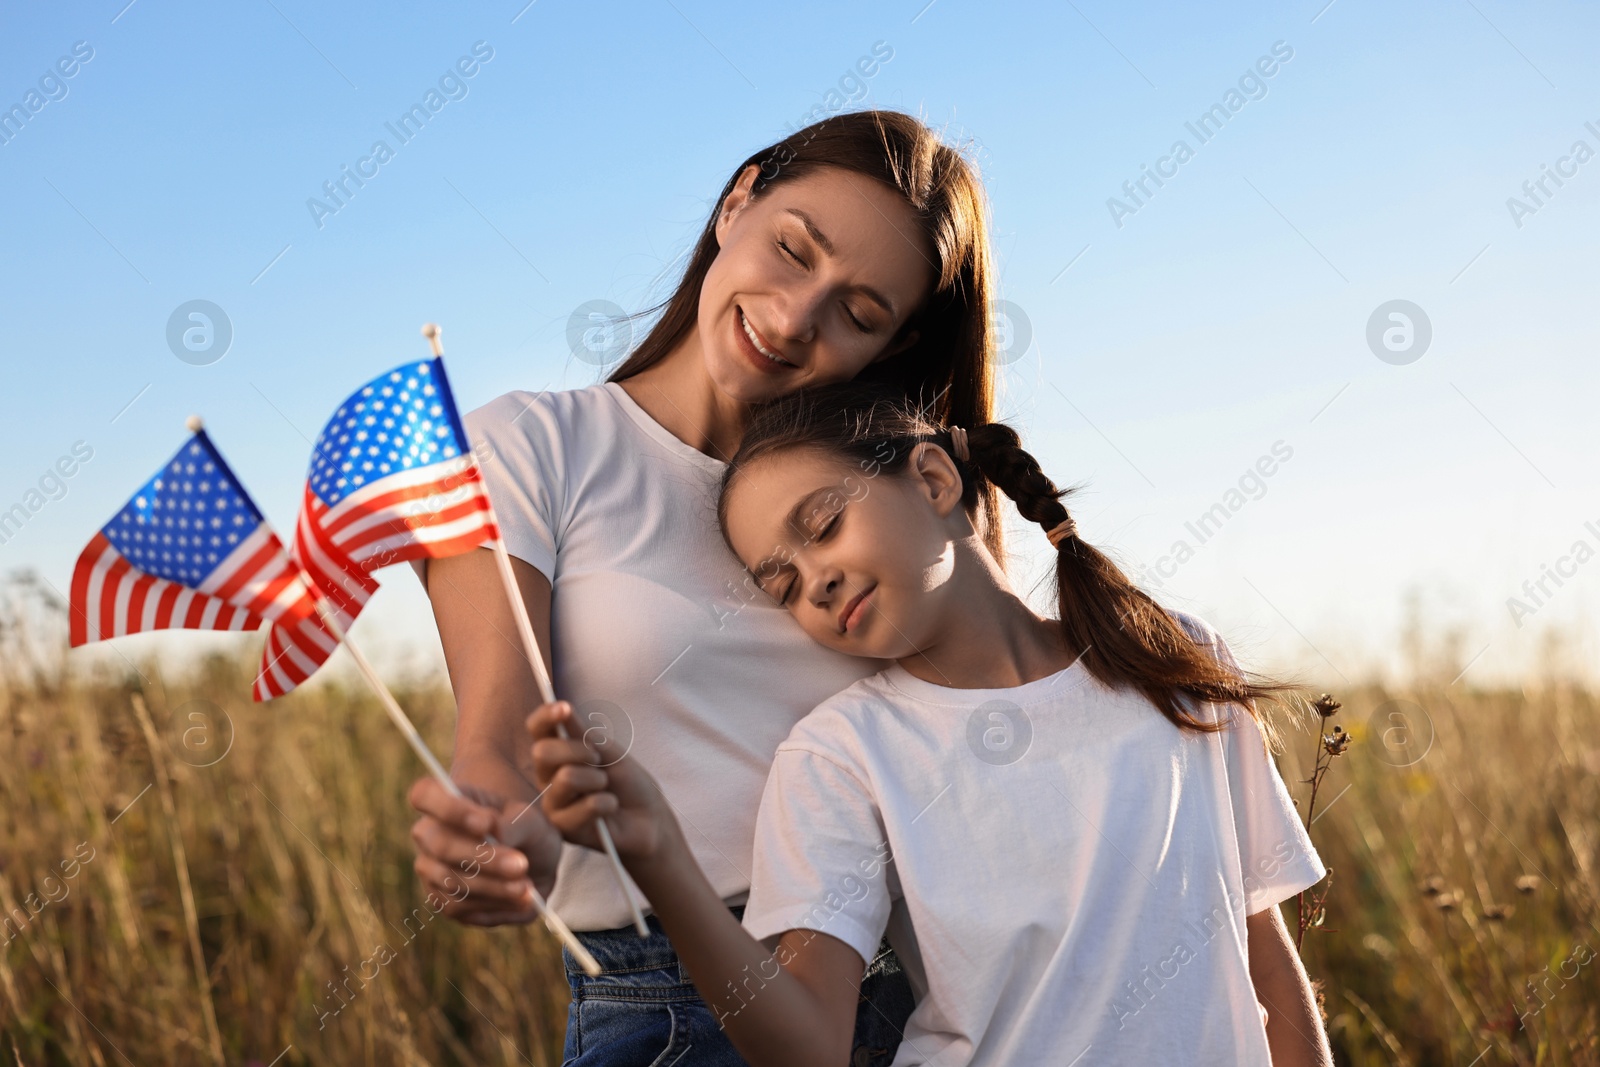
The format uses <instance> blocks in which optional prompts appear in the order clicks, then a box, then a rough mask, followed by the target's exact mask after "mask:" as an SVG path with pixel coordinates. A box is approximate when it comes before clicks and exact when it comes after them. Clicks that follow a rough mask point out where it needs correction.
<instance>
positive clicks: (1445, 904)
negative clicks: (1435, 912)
mask: <svg viewBox="0 0 1600 1067" xmlns="http://www.w3.org/2000/svg"><path fill="white" fill-rule="evenodd" d="M1433 906H1434V907H1436V908H1438V909H1439V910H1440V911H1455V910H1456V909H1457V908H1458V907H1460V906H1461V890H1459V889H1452V890H1451V891H1450V892H1448V893H1440V894H1439V895H1438V896H1436V897H1434V898H1433Z"/></svg>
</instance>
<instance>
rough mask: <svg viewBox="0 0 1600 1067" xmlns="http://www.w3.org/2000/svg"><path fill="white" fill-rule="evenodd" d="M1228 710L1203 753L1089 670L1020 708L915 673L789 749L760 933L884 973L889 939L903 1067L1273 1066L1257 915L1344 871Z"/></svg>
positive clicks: (755, 920) (873, 691)
mask: <svg viewBox="0 0 1600 1067" xmlns="http://www.w3.org/2000/svg"><path fill="white" fill-rule="evenodd" d="M1173 614H1174V615H1175V616H1176V617H1177V618H1178V619H1179V621H1180V622H1181V623H1182V624H1183V625H1185V627H1186V628H1187V629H1189V630H1190V632H1191V633H1192V634H1195V635H1196V637H1197V640H1200V641H1201V642H1202V643H1206V644H1211V645H1212V649H1213V652H1214V653H1215V654H1218V655H1219V656H1220V657H1221V658H1222V659H1223V660H1224V661H1225V662H1227V663H1230V664H1233V663H1234V661H1233V658H1232V655H1231V654H1230V653H1229V652H1228V650H1227V646H1226V645H1225V644H1224V643H1223V642H1222V639H1221V638H1220V637H1218V636H1216V635H1215V633H1214V631H1212V630H1211V628H1210V627H1209V626H1206V625H1205V624H1204V623H1201V622H1200V621H1199V620H1196V619H1194V618H1192V617H1190V616H1184V615H1180V614H1178V613H1176V612H1174V613H1173ZM1201 635H1204V636H1201ZM1229 708H1230V710H1231V712H1232V713H1233V721H1234V724H1235V725H1234V726H1232V727H1230V728H1229V729H1228V730H1227V731H1226V732H1224V733H1222V734H1210V735H1202V734H1197V733H1194V732H1192V731H1181V732H1180V730H1179V728H1178V727H1177V726H1175V725H1173V724H1172V722H1171V721H1170V720H1168V719H1167V718H1166V717H1165V716H1163V715H1162V714H1161V713H1160V712H1159V711H1157V710H1156V708H1155V707H1154V706H1153V705H1151V704H1150V703H1149V702H1148V701H1147V700H1145V699H1144V697H1142V696H1140V695H1139V694H1138V693H1137V692H1136V691H1135V690H1132V689H1127V688H1123V689H1119V690H1116V691H1113V690H1110V689H1107V688H1106V687H1104V686H1102V685H1101V684H1100V683H1099V682H1097V681H1095V679H1094V678H1093V677H1092V676H1091V675H1090V674H1089V672H1088V670H1087V669H1086V668H1085V667H1084V666H1083V664H1082V663H1081V662H1080V663H1076V664H1073V665H1072V666H1071V667H1069V668H1067V669H1066V670H1064V671H1060V672H1059V673H1056V674H1053V675H1051V676H1050V677H1048V678H1041V679H1039V680H1037V681H1034V682H1029V683H1028V684H1026V685H1021V686H1016V687H1014V688H1010V689H951V688H947V687H944V686H939V685H934V684H931V683H929V682H925V681H922V680H920V679H918V678H916V677H914V676H913V675H911V674H910V673H908V672H907V671H905V670H904V669H903V668H901V667H899V666H892V667H890V668H889V669H888V670H886V671H884V672H883V673H881V674H878V675H876V676H875V677H872V678H868V679H865V680H863V681H860V682H857V683H856V684H854V685H852V686H851V687H850V688H849V689H847V690H845V691H844V692H842V693H839V694H838V695H836V696H834V697H833V698H831V699H829V700H827V701H825V702H823V704H822V705H821V706H820V707H818V708H817V710H816V711H814V712H812V713H811V714H810V715H808V716H806V717H805V719H803V720H802V721H801V722H800V723H799V724H798V725H796V726H795V728H794V731H793V732H792V733H790V735H789V737H788V739H787V740H785V741H784V742H783V744H781V745H780V746H778V753H777V757H776V759H775V761H774V763H773V768H772V774H771V776H770V777H769V778H768V780H767V787H766V791H765V793H764V794H763V796H762V800H761V813H760V816H759V818H758V821H757V828H756V856H755V872H754V874H755V878H754V881H753V882H752V885H751V890H750V899H749V901H748V904H747V905H746V910H745V913H744V926H745V928H746V929H747V930H748V931H749V932H750V933H751V934H752V935H753V936H755V937H757V938H761V939H763V940H765V941H766V942H767V944H768V945H769V947H771V946H773V945H774V944H775V942H776V935H778V934H781V933H783V932H784V931H786V930H794V929H811V930H818V931H821V932H823V933H826V934H830V935H832V936H833V937H836V938H839V939H840V940H842V941H844V942H845V943H846V944H848V945H850V946H851V947H852V948H854V949H855V950H856V951H857V952H859V953H860V954H861V956H862V958H863V959H865V960H871V959H872V956H873V954H874V952H875V951H876V949H877V947H878V941H879V937H880V935H881V934H882V933H883V932H884V931H885V929H887V931H888V935H889V943H890V944H891V945H892V946H893V947H894V949H895V952H896V953H897V954H898V955H899V957H900V960H901V963H902V964H903V965H904V966H905V968H906V970H907V973H908V976H909V977H910V979H911V983H912V988H913V990H914V991H915V993H916V995H917V1007H916V1010H915V1011H914V1012H913V1013H912V1015H911V1018H910V1020H909V1022H908V1023H907V1026H906V1030H905V1040H904V1042H903V1043H902V1044H901V1046H900V1050H899V1053H898V1055H897V1056H896V1057H895V1060H894V1063H895V1067H905V1065H910V1064H932V1065H936V1067H957V1065H962V1064H974V1065H976V1064H1019V1063H1057V1064H1063V1065H1065V1064H1078V1065H1080V1067H1087V1065H1089V1064H1096V1065H1101V1064H1137V1065H1139V1067H1145V1065H1148V1064H1155V1063H1160V1064H1219V1063H1226V1064H1239V1065H1260V1067H1270V1063H1271V1057H1270V1053H1269V1052H1268V1049H1267V1039H1266V1030H1265V1028H1264V1027H1263V1026H1262V1023H1261V1014H1260V1010H1259V1008H1258V1006H1257V1002H1256V997H1255V990H1254V986H1253V985H1252V982H1251V979H1250V971H1249V955H1248V951H1247V945H1246V930H1245V916H1246V915H1251V914H1254V913H1256V912H1259V911H1262V910H1264V909H1266V908H1267V907H1269V906H1271V905H1274V904H1277V903H1278V902H1279V901H1282V900H1284V899H1286V898H1288V897H1290V896H1293V895H1294V894H1295V893H1297V892H1299V891H1300V890H1301V889H1304V888H1306V887H1308V886H1310V885H1313V884H1315V883H1316V882H1317V881H1319V880H1320V879H1321V878H1322V877H1323V875H1325V874H1326V873H1327V871H1326V868H1324V867H1323V865H1322V861H1321V859H1320V858H1319V857H1318V856H1317V854H1316V851H1315V849H1313V847H1312V845H1311V841H1310V838H1309V837H1308V836H1307V835H1306V832H1305V829H1304V828H1303V827H1302V826H1301V823H1300V820H1299V818H1298V817H1297V815H1296V813H1295V810H1294V805H1293V803H1292V801H1291V800H1290V798H1289V794H1288V791H1287V789H1286V788H1285V786H1284V784H1283V780H1282V778H1280V777H1279V775H1278V773H1277V771H1276V769H1275V768H1274V767H1273V765H1272V763H1271V761H1270V760H1269V758H1268V755H1267V753H1266V750H1265V747H1264V743H1263V740H1262V734H1261V733H1260V730H1259V727H1258V726H1257V725H1256V723H1255V721H1254V719H1253V718H1252V717H1251V716H1250V715H1248V714H1247V713H1246V712H1245V711H1244V710H1243V709H1241V708H1238V707H1237V706H1229ZM1219 711H1221V709H1220V708H1219V707H1218V706H1217V705H1212V704H1200V705H1199V706H1198V708H1197V710H1196V714H1197V716H1200V717H1204V718H1206V719H1207V720H1208V721H1217V718H1218V713H1219ZM1221 717H1223V718H1226V717H1227V715H1226V713H1224V714H1223V715H1222V716H1221ZM755 995H759V992H756V993H755Z"/></svg>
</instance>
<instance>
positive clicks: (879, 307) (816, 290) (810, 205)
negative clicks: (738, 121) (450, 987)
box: [699, 165, 937, 403]
mask: <svg viewBox="0 0 1600 1067" xmlns="http://www.w3.org/2000/svg"><path fill="white" fill-rule="evenodd" d="M758 173H759V171H758V170H757V168H756V167H755V166H753V165H752V166H750V167H746V168H745V171H744V173H743V174H741V175H740V176H739V181H738V183H737V184H736V185H735V187H734V190H733V192H732V193H730V194H729V195H728V198H727V200H726V201H724V203H723V209H722V213H721V214H720V215H719V216H718V218H717V226H716V232H717V243H718V245H719V251H718V253H717V258H716V259H715V260H714V261H713V262H712V264H711V268H710V269H709V270H708V271H707V272H706V278H705V282H704V284H703V285H702V286H701V288H700V309H699V333H700V341H701V347H702V350H703V351H704V353H705V359H706V369H707V370H708V371H709V372H710V374H711V379H712V381H714V382H715V383H716V384H717V386H718V387H719V388H720V389H721V390H722V391H723V392H724V393H726V394H728V395H729V396H731V397H733V398H734V399H737V400H742V401H744V402H746V403H756V402H758V401H762V400H767V399H770V398H772V397H775V396H779V395H782V394H784V393H788V392H792V391H793V390H795V389H799V388H801V387H802V386H808V387H809V386H816V385H825V384H827V383H829V382H838V381H845V380H848V379H850V378H854V377H855V376H856V375H857V374H859V373H861V371H862V370H863V369H864V368H865V367H866V366H867V365H868V364H870V363H874V362H877V361H878V360H880V359H887V358H888V357H890V356H892V355H894V354H895V353H897V352H901V351H903V350H905V349H906V348H909V347H910V346H911V345H913V344H915V343H916V340H917V332H916V331H915V330H910V331H902V328H903V327H904V326H905V324H906V322H907V320H908V319H910V318H911V317H912V316H913V315H914V314H915V313H916V311H917V310H918V309H919V307H920V305H921V304H922V302H923V301H924V300H925V299H926V298H927V296H928V294H929V293H930V292H931V291H932V289H933V284H934V281H935V279H936V277H937V274H936V270H935V266H934V254H933V249H932V247H931V245H930V244H929V242H928V240H927V238H926V237H925V236H924V235H923V234H922V228H921V227H920V226H919V225H918V224H917V221H916V217H915V216H914V215H913V213H912V210H911V207H910V205H909V204H907V203H906V202H905V200H904V199H902V198H901V196H900V195H899V194H898V193H896V192H895V191H894V190H893V189H890V188H889V187H888V186H886V185H884V184H882V183H881V182H878V181H876V180H874V179H872V178H869V177H867V176H866V175H863V174H859V173H857V172H855V171H850V170H846V169H844V168H842V167H823V168H821V169H820V170H817V171H813V172H812V173H811V174H808V175H806V176H805V177H803V178H796V179H794V180H792V181H785V182H780V183H778V184H777V185H774V186H771V187H769V188H767V189H765V190H763V191H762V193H761V195H760V196H757V197H752V196H751V195H750V188H751V186H752V185H753V184H754V182H755V179H756V177H757V174H758Z"/></svg>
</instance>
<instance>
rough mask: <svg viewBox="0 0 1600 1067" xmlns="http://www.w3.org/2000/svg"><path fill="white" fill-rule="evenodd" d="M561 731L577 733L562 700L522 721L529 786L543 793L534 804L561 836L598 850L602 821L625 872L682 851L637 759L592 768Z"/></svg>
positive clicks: (589, 751)
mask: <svg viewBox="0 0 1600 1067" xmlns="http://www.w3.org/2000/svg"><path fill="white" fill-rule="evenodd" d="M561 726H565V727H567V732H568V733H569V734H580V735H581V734H582V730H581V729H579V728H576V727H575V726H574V723H573V717H572V705H571V704H568V703H567V702H566V701H564V700H558V701H556V702H555V703H554V704H544V705H541V706H540V707H539V709H538V710H537V711H535V712H534V713H533V714H532V715H530V716H528V721H527V727H528V733H529V735H530V736H531V737H532V738H533V772H534V781H535V783H536V784H537V785H538V786H539V788H540V789H541V790H543V792H542V793H541V794H540V795H541V798H542V799H541V800H540V804H541V805H542V806H543V808H544V814H545V816H546V817H547V818H548V819H549V821H550V823H551V824H553V825H554V826H555V828H556V829H557V830H559V831H560V832H561V834H562V836H563V837H565V838H566V839H567V840H568V841H571V842H572V843H573V844H577V845H583V846H585V847H587V848H592V849H597V850H598V849H600V848H601V847H602V845H601V842H600V833H599V830H598V829H597V828H596V826H595V820H596V819H598V818H604V819H605V821H606V826H607V828H608V829H609V830H610V831H611V840H612V842H613V843H614V844H615V845H616V846H617V854H618V855H619V856H621V857H622V859H623V861H624V862H625V863H626V864H627V865H628V867H629V868H630V869H633V868H634V867H636V866H642V865H649V864H651V863H653V862H655V861H658V860H662V859H665V858H669V853H671V852H672V850H674V849H676V848H679V847H683V848H684V849H685V850H686V848H687V846H684V845H683V838H682V833H681V831H680V829H679V826H678V820H677V819H676V818H675V817H674V816H673V814H672V808H671V807H670V806H669V805H668V804H667V801H666V798H665V797H663V796H662V795H661V789H660V787H659V786H657V785H656V782H655V779H653V778H651V777H650V775H649V774H648V773H647V772H646V771H645V770H644V768H643V767H641V766H639V763H638V761H637V760H630V759H626V758H624V759H621V760H618V761H617V762H615V763H611V764H608V765H606V766H604V767H600V766H596V764H599V763H601V762H602V759H601V757H600V754H599V753H597V752H596V751H595V750H594V748H592V747H591V746H590V745H589V744H588V743H587V742H585V741H583V740H581V739H575V738H570V737H565V738H564V737H562V736H560V734H559V733H558V732H557V728H558V727H561Z"/></svg>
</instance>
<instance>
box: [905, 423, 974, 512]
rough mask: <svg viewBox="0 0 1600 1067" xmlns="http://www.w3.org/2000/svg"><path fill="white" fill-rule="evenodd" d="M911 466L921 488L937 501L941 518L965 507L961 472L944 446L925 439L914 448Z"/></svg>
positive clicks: (920, 490)
mask: <svg viewBox="0 0 1600 1067" xmlns="http://www.w3.org/2000/svg"><path fill="white" fill-rule="evenodd" d="M907 467H908V471H909V473H910V475H911V477H912V478H913V479H914V484H915V485H916V487H917V489H918V491H919V492H921V493H922V495H923V496H924V497H925V498H926V499H927V501H928V503H930V504H932V505H933V509H934V511H936V512H938V514H939V517H940V518H945V517H947V516H949V515H950V513H951V512H954V511H956V510H957V509H959V508H960V507H961V488H962V486H961V472H960V471H959V470H957V469H956V461H955V460H953V459H951V458H950V454H949V453H948V452H946V451H945V450H944V449H942V448H940V447H939V446H938V445H936V444H934V443H932V442H931V441H924V442H922V443H921V444H919V445H917V446H915V447H914V448H912V450H911V462H910V463H909V464H907Z"/></svg>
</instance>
